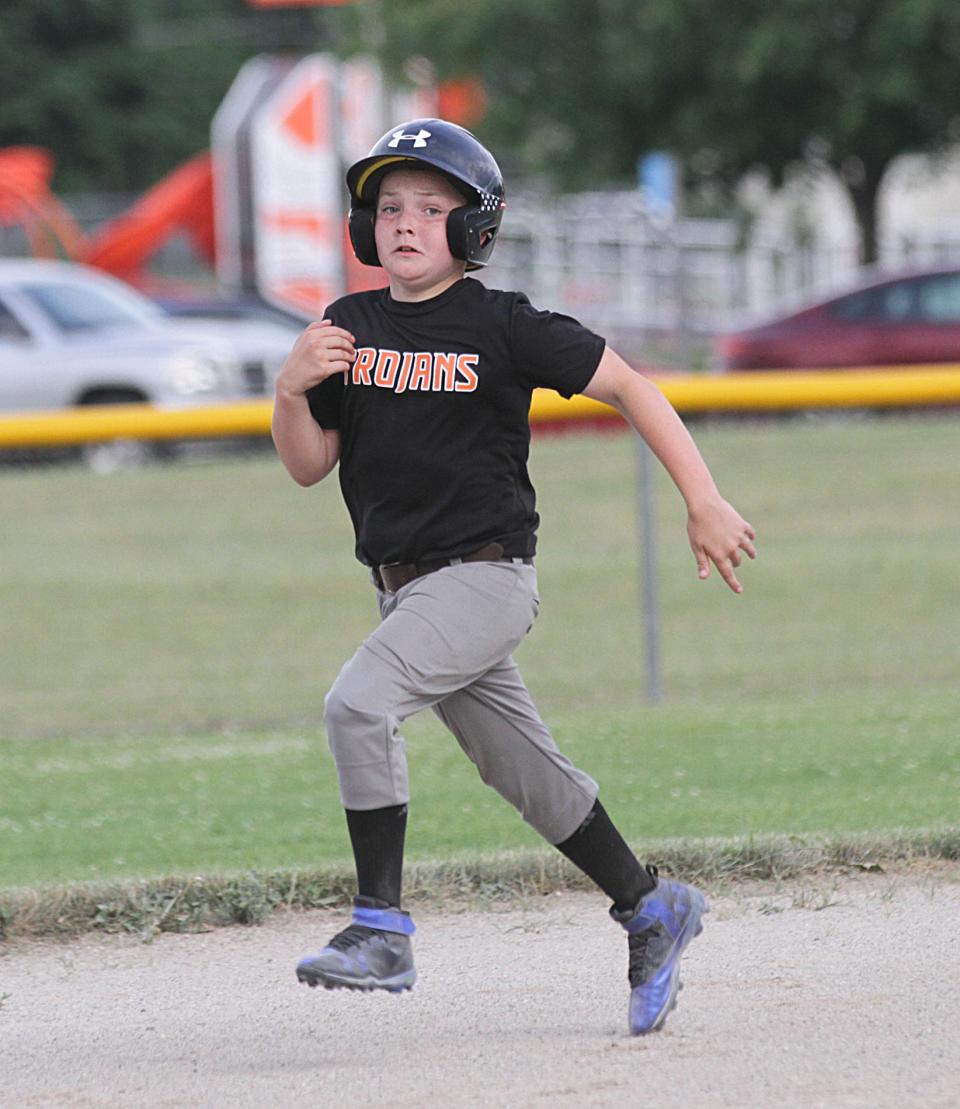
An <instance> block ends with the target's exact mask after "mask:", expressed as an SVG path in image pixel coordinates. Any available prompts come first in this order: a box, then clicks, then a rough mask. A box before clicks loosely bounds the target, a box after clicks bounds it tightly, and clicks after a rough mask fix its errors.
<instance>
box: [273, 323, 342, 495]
mask: <svg viewBox="0 0 960 1109" xmlns="http://www.w3.org/2000/svg"><path fill="white" fill-rule="evenodd" d="M355 357H356V350H355V348H354V338H353V336H352V335H351V334H350V332H349V331H345V330H344V329H343V328H342V327H335V326H334V325H333V324H332V323H331V322H330V321H329V320H323V321H322V322H320V323H312V324H310V326H309V327H307V329H306V330H305V331H304V332H303V333H302V334H301V335H300V337H299V338H298V339H297V341H296V343H295V344H294V347H293V350H292V351H291V352H290V355H289V357H288V358H287V360H286V362H284V364H283V368H282V369H281V371H280V374H279V375H278V377H277V388H276V398H275V400H274V405H273V423H272V432H273V441H274V444H275V445H276V448H277V453H278V454H279V455H280V460H281V461H282V462H283V464H284V466H285V467H286V468H287V472H288V473H289V474H290V476H291V477H292V478H293V480H294V481H295V482H297V484H298V485H315V484H316V483H317V482H318V481H322V480H323V478H325V477H326V476H327V474H329V473H330V471H331V470H332V469H333V468H334V466H336V464H337V460H338V459H339V457H340V432H339V431H336V430H333V429H330V428H322V427H320V425H319V424H318V423H317V421H316V420H315V419H314V418H313V414H312V413H311V411H310V405H309V403H308V401H307V390H308V389H312V388H313V386H314V385H319V384H320V382H321V381H326V379H327V378H328V377H332V376H333V374H336V373H348V372H349V370H350V368H351V366H352V365H353V360H354V358H355Z"/></svg>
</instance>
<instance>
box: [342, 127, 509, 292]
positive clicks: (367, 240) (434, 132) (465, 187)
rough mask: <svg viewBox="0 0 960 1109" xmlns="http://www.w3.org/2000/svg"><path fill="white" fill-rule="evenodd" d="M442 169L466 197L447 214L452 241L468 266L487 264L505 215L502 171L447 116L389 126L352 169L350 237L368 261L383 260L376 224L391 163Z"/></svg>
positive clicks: (349, 177) (454, 250)
mask: <svg viewBox="0 0 960 1109" xmlns="http://www.w3.org/2000/svg"><path fill="white" fill-rule="evenodd" d="M403 168H411V169H413V168H422V169H432V170H436V171H437V172H438V173H441V174H443V176H444V177H446V178H447V179H448V180H449V181H450V183H451V184H452V185H453V186H454V187H455V188H456V189H457V191H458V192H460V193H462V194H463V195H464V198H465V199H466V200H467V203H466V204H465V205H463V206H462V207H459V208H454V209H453V211H452V212H450V214H449V215H448V216H447V245H448V246H449V247H450V253H451V254H452V255H453V256H454V258H459V259H460V260H461V261H464V262H466V263H467V269H468V270H475V269H479V268H480V267H481V266H485V265H486V264H487V262H488V261H489V260H490V255H491V254H492V253H493V247H494V244H495V243H496V237H497V231H498V230H499V229H500V221H501V219H502V218H503V209H504V199H503V177H502V175H501V173H500V168H499V166H498V165H497V163H496V161H494V158H493V155H492V154H491V153H490V151H489V150H487V149H486V147H485V146H483V145H482V144H481V143H480V142H478V141H477V139H475V138H474V136H473V135H471V134H470V132H469V131H466V130H464V129H463V128H462V127H458V126H457V124H455V123H448V122H447V121H446V120H443V119H415V120H412V121H411V122H410V123H403V124H400V126H398V127H394V128H392V129H391V130H389V131H388V132H387V133H386V134H385V135H384V136H383V137H382V138H381V139H379V141H378V142H377V143H375V144H374V147H373V149H372V150H371V151H370V153H369V154H368V155H367V157H366V158H361V159H360V161H359V162H356V163H355V164H354V165H352V166H351V167H350V168H349V169H348V170H347V187H348V188H349V189H350V220H349V224H350V242H351V243H352V244H353V251H354V253H355V254H356V256H357V258H358V259H359V260H360V261H361V262H362V263H363V264H364V265H365V266H379V265H380V264H381V263H380V259H379V257H378V255H377V244H376V240H375V238H374V224H375V222H376V218H377V194H378V193H379V191H380V182H381V180H382V179H383V176H384V174H386V173H388V172H389V171H390V170H392V169H403Z"/></svg>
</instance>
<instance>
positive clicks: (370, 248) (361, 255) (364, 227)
mask: <svg viewBox="0 0 960 1109" xmlns="http://www.w3.org/2000/svg"><path fill="white" fill-rule="evenodd" d="M376 220H377V210H376V208H351V209H350V215H349V218H348V220H347V225H348V227H349V229H350V242H351V244H352V245H353V253H354V254H355V255H356V256H357V260H358V261H360V262H362V263H363V264H364V265H365V266H379V265H380V264H381V263H380V256H379V255H378V254H377V240H376V237H375V236H374V232H373V228H374V224H375V223H376Z"/></svg>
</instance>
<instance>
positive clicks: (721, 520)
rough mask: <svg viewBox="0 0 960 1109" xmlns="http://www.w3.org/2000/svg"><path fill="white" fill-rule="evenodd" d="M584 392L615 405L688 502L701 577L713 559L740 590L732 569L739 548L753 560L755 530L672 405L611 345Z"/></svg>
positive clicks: (737, 590) (690, 530) (689, 532)
mask: <svg viewBox="0 0 960 1109" xmlns="http://www.w3.org/2000/svg"><path fill="white" fill-rule="evenodd" d="M583 392H584V395H585V396H588V397H591V398H592V399H593V400H599V401H603V402H604V403H605V404H609V405H611V406H612V407H613V408H616V409H617V410H618V411H619V412H620V413H621V414H622V415H623V417H624V418H625V419H626V420H627V422H628V423H629V424H631V425H632V426H633V427H634V428H635V429H636V430H637V431H638V432H639V434H640V435H642V436H643V438H644V439H645V440H646V442H647V444H648V445H649V447H650V449H651V450H652V451H653V453H654V454H655V455H656V456H657V458H659V459H660V461H661V462H662V463H663V465H664V466H665V468H666V470H667V472H668V473H669V474H670V477H671V478H672V479H673V481H674V484H675V485H676V486H677V488H678V489H679V490H680V493H681V495H682V496H683V499H684V501H685V502H686V505H687V535H688V536H689V539H690V546H691V547H692V548H693V553H694V555H695V556H696V559H697V567H698V570H699V575H700V577H701V579H702V578H706V577H707V576H708V575H709V573H710V563H711V562H712V563H713V564H714V565H715V566H716V568H717V570H718V571H719V573H720V576H721V577H722V578H723V580H724V581H725V582H726V583H727V585H729V586H730V588H731V589H732V590H733V591H734V593H742V592H743V586H741V584H740V582H739V581H737V575H736V568H737V567H738V566H739V565H740V563H741V561H742V559H741V555H740V552H741V551H743V552H744V553H745V554H746V555H747V556H748V557H749V558H756V556H757V552H756V549H755V547H754V545H753V540H754V539H755V538H756V533H755V532H754V530H753V528H752V527H751V526H750V524H748V523H747V521H746V520H744V519H743V517H742V516H741V515H740V513H739V512H737V510H736V509H735V508H734V507H733V505H731V504H728V502H727V501H725V500H724V499H723V497H721V496H720V492H719V490H718V489H717V486H716V484H715V482H714V480H713V476H712V475H711V473H710V471H709V469H708V468H707V464H706V463H705V462H704V460H703V458H702V457H701V455H700V451H699V450H698V449H697V445H696V443H694V441H693V439H692V437H691V436H690V433H689V432H688V431H687V429H686V427H685V426H684V424H683V421H682V420H681V419H680V417H679V416H678V415H677V413H676V410H675V409H674V407H673V405H671V404H670V402H669V401H668V400H667V398H666V397H665V396H664V395H663V393H661V392H660V390H659V389H658V388H657V387H656V385H654V384H653V382H652V381H648V380H647V379H646V378H645V377H643V376H642V375H641V374H638V373H637V372H636V371H635V370H633V369H631V368H630V366H628V365H627V363H626V362H624V360H623V359H622V358H621V357H620V356H619V355H618V354H617V353H616V352H615V351H613V350H611V349H610V348H609V347H607V348H606V349H605V350H604V352H603V357H602V358H601V359H600V364H599V365H598V366H597V370H596V372H595V373H594V375H593V377H592V378H591V379H590V383H589V384H588V385H587V387H586V388H585V389H584V390H583Z"/></svg>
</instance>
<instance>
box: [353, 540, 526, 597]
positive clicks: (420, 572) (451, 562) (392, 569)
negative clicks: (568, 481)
mask: <svg viewBox="0 0 960 1109" xmlns="http://www.w3.org/2000/svg"><path fill="white" fill-rule="evenodd" d="M461 562H522V563H523V564H524V565H525V566H532V565H533V559H532V558H510V557H509V556H508V555H504V553H503V545H502V544H501V543H488V544H487V545H486V546H485V547H481V548H480V550H479V551H471V552H470V553H469V554H465V555H460V557H459V558H427V559H424V560H423V561H421V562H387V563H385V564H384V565H383V566H374V567H373V568H372V570H371V573H372V574H373V583H374V585H376V587H377V588H378V589H379V590H381V591H382V592H384V593H396V592H397V590H398V589H402V588H403V587H404V586H405V585H409V584H410V582H412V581H416V580H417V578H422V577H424V576H425V575H426V574H432V573H433V572H434V570H442V569H443V567H444V566H456V565H457V564H458V563H461Z"/></svg>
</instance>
